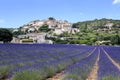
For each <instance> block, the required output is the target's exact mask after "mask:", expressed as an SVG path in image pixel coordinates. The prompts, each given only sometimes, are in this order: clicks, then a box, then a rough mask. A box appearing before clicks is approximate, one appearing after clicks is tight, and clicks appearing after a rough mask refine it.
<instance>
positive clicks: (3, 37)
mask: <svg viewBox="0 0 120 80" xmlns="http://www.w3.org/2000/svg"><path fill="white" fill-rule="evenodd" d="M12 37H13V34H12V33H11V32H10V31H9V30H8V29H5V28H0V41H3V42H4V43H8V42H10V41H11V40H12Z"/></svg>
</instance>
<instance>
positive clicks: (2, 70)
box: [0, 66, 12, 79]
mask: <svg viewBox="0 0 120 80" xmlns="http://www.w3.org/2000/svg"><path fill="white" fill-rule="evenodd" d="M11 68H12V67H11V66H0V79H4V78H6V77H7V76H8V73H9V71H10V70H11Z"/></svg>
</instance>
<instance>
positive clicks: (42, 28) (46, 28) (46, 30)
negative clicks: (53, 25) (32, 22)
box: [39, 24, 51, 32]
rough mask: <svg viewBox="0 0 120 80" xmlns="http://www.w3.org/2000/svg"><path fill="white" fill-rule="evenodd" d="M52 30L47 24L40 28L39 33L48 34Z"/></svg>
mask: <svg viewBox="0 0 120 80" xmlns="http://www.w3.org/2000/svg"><path fill="white" fill-rule="evenodd" d="M50 30H51V29H49V27H48V25H47V24H43V25H42V26H41V27H40V28H39V31H41V32H48V31H50Z"/></svg>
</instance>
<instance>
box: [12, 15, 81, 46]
mask: <svg viewBox="0 0 120 80" xmlns="http://www.w3.org/2000/svg"><path fill="white" fill-rule="evenodd" d="M13 32H14V33H16V34H18V33H19V32H20V33H21V34H20V35H17V37H14V38H13V40H12V42H13V43H47V44H53V41H52V40H49V39H48V40H46V39H45V38H46V37H54V38H55V37H57V36H56V35H60V34H63V33H65V32H67V33H72V34H75V33H76V32H79V29H78V28H72V23H69V22H68V21H67V20H64V21H62V20H56V19H54V18H52V17H50V18H48V19H47V20H34V21H31V22H29V23H27V24H25V25H23V26H21V27H20V28H18V29H14V30H13ZM61 39H64V38H61Z"/></svg>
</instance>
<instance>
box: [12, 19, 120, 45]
mask: <svg viewBox="0 0 120 80" xmlns="http://www.w3.org/2000/svg"><path fill="white" fill-rule="evenodd" d="M29 33H30V34H29ZM37 33H45V34H44V36H43V35H42V36H43V39H45V40H52V41H53V43H60V44H61V43H62V44H88V45H100V44H102V45H103V44H104V45H120V20H113V19H106V18H103V19H95V20H89V21H83V22H77V23H74V24H71V23H69V22H68V21H66V20H64V21H63V20H56V19H55V18H52V17H50V18H48V19H47V20H34V21H31V22H29V23H27V24H25V25H23V26H21V27H20V28H18V29H17V30H14V31H13V34H14V35H17V36H20V37H22V38H23V36H24V37H25V38H26V37H27V38H30V37H34V38H32V39H34V40H35V37H36V38H37V39H39V40H40V38H38V36H36V35H39V34H37ZM23 34H24V35H23ZM28 35H31V36H28ZM33 35H34V36H33ZM35 41H37V40H35ZM33 42H34V41H33Z"/></svg>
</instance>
